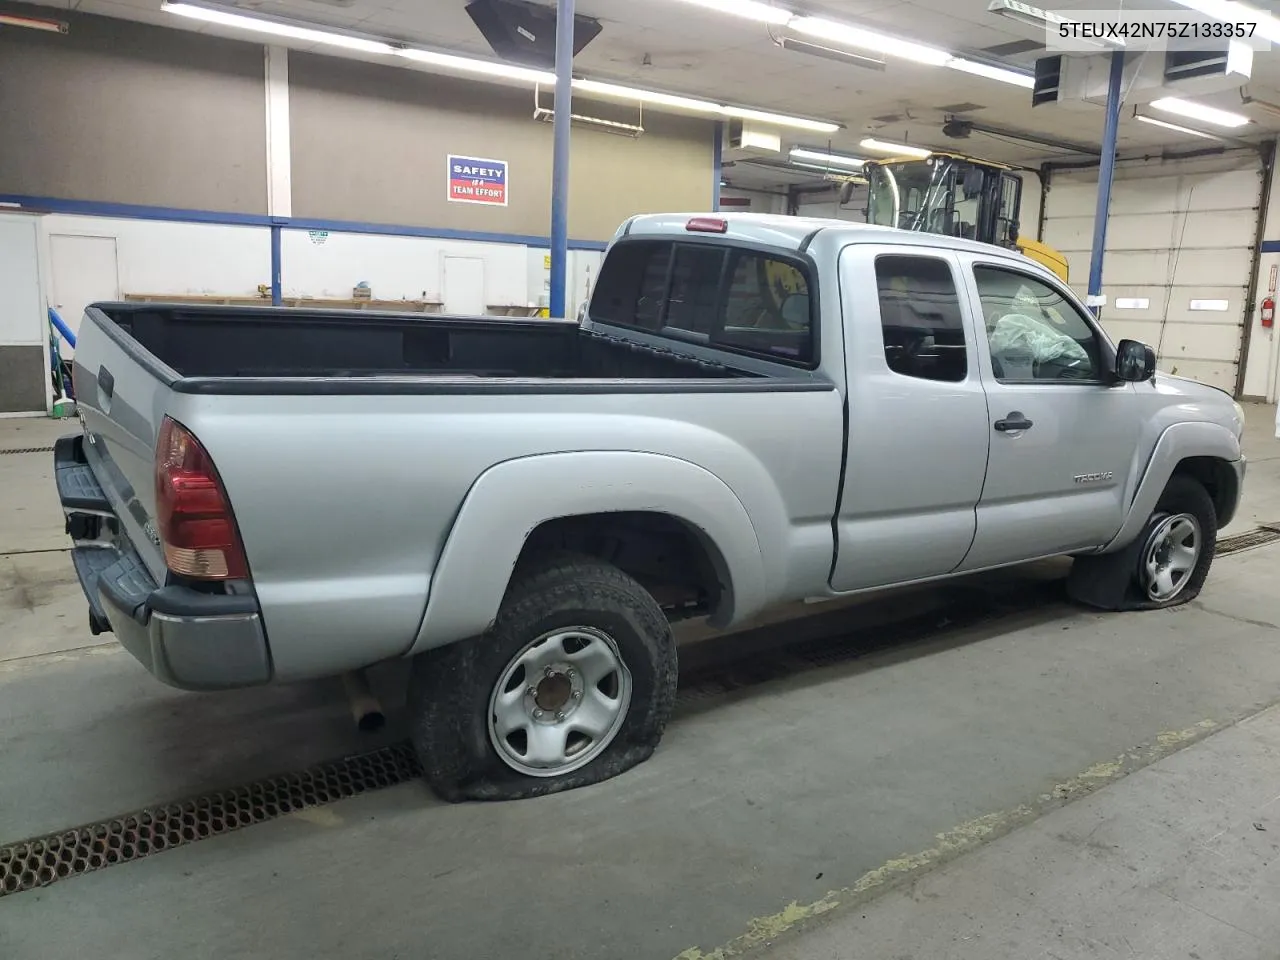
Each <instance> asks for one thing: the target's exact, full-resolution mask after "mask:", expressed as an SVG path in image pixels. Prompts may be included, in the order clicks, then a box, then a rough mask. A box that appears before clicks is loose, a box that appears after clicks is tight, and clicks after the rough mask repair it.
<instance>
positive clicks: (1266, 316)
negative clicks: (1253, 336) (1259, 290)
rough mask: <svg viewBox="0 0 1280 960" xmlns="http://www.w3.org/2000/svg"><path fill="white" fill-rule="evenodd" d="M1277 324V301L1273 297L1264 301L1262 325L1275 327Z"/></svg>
mask: <svg viewBox="0 0 1280 960" xmlns="http://www.w3.org/2000/svg"><path fill="white" fill-rule="evenodd" d="M1275 322H1276V301H1275V299H1274V298H1273V297H1267V299H1265V300H1263V301H1262V325H1263V326H1264V327H1272V326H1275Z"/></svg>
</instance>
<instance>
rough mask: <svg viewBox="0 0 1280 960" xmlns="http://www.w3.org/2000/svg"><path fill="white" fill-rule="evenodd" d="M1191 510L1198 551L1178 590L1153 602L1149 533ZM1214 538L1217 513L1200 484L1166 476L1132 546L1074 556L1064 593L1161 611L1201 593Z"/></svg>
mask: <svg viewBox="0 0 1280 960" xmlns="http://www.w3.org/2000/svg"><path fill="white" fill-rule="evenodd" d="M1183 513H1185V514H1190V515H1191V516H1192V517H1194V518H1195V520H1196V523H1197V524H1198V525H1199V528H1200V553H1199V556H1198V557H1197V558H1196V563H1195V566H1194V567H1193V568H1192V570H1191V572H1190V574H1188V575H1187V576H1186V578H1185V583H1184V584H1183V585H1182V586H1181V588H1180V589H1179V590H1178V592H1177V594H1176V595H1174V596H1173V597H1171V598H1170V599H1168V600H1153V599H1151V597H1149V596H1148V594H1147V590H1146V587H1145V585H1144V581H1143V574H1142V564H1143V560H1144V558H1145V556H1146V553H1147V546H1148V544H1149V542H1150V540H1151V537H1152V535H1153V534H1154V533H1155V532H1156V530H1157V529H1158V528H1159V526H1160V524H1161V523H1162V522H1163V520H1164V519H1165V518H1166V517H1169V516H1172V515H1176V514H1183ZM1217 538H1218V514H1217V511H1216V510H1215V509H1214V506H1213V499H1212V498H1211V497H1210V496H1209V492H1208V491H1207V490H1205V488H1204V484H1202V483H1200V481H1199V480H1196V479H1195V478H1194V477H1190V476H1187V475H1185V474H1174V475H1173V476H1172V477H1170V478H1169V483H1168V484H1167V485H1166V486H1165V488H1164V492H1163V493H1161V494H1160V499H1159V500H1158V501H1157V502H1156V507H1155V509H1154V510H1153V511H1152V513H1151V516H1150V517H1149V518H1148V519H1147V522H1146V524H1144V525H1143V528H1142V532H1141V533H1140V534H1138V536H1137V538H1136V539H1135V540H1134V541H1133V543H1132V544H1130V545H1129V546H1127V547H1125V548H1124V549H1123V550H1119V551H1117V552H1115V553H1110V554H1104V555H1102V556H1092V557H1078V558H1076V560H1075V562H1074V564H1073V565H1072V570H1071V576H1070V578H1069V579H1068V580H1067V593H1068V595H1069V596H1070V597H1071V598H1072V599H1073V600H1076V601H1077V602H1079V603H1083V604H1086V605H1088V606H1091V607H1097V608H1100V609H1104V610H1163V609H1166V608H1168V607H1176V606H1179V605H1181V604H1184V603H1188V602H1190V601H1192V600H1194V599H1195V598H1196V597H1198V596H1199V595H1200V590H1201V588H1202V587H1203V586H1204V582H1205V579H1206V578H1207V577H1208V576H1209V568H1210V566H1212V564H1213V557H1214V552H1215V548H1216V546H1217Z"/></svg>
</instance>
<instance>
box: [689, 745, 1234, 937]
mask: <svg viewBox="0 0 1280 960" xmlns="http://www.w3.org/2000/svg"><path fill="white" fill-rule="evenodd" d="M1221 726H1222V724H1220V723H1219V722H1218V721H1216V720H1201V721H1200V722H1199V723H1197V724H1195V725H1194V726H1191V727H1186V728H1184V729H1182V730H1166V731H1163V732H1162V733H1159V734H1157V735H1156V737H1155V738H1154V739H1153V740H1151V741H1149V742H1147V743H1143V744H1140V745H1138V746H1137V747H1134V748H1133V749H1132V750H1127V751H1125V752H1124V753H1122V754H1120V755H1119V756H1117V757H1114V758H1112V759H1110V760H1104V761H1102V762H1100V763H1095V764H1094V765H1093V766H1091V767H1089V768H1088V769H1087V770H1084V771H1083V772H1081V773H1079V774H1077V775H1076V776H1074V777H1072V778H1071V779H1069V780H1065V781H1063V782H1062V783H1059V784H1057V785H1056V786H1055V787H1054V788H1053V789H1052V790H1051V791H1050V792H1049V793H1045V794H1041V795H1040V796H1039V797H1038V798H1037V799H1036V801H1035V802H1034V803H1031V804H1022V805H1019V806H1016V807H1013V808H1012V809H1010V810H1002V811H999V812H997V813H989V814H987V815H985V816H982V817H977V818H976V819H973V820H968V821H966V822H965V823H962V824H960V825H959V826H957V827H953V828H952V829H950V830H948V831H946V832H945V833H940V834H938V835H937V836H936V837H935V842H934V844H933V845H932V846H931V847H929V848H928V849H926V850H921V851H919V852H917V853H910V854H904V855H903V856H901V857H895V858H894V859H892V860H887V861H885V862H884V863H882V864H881V865H880V866H878V867H876V868H875V869H874V870H870V871H868V872H867V873H864V874H863V875H862V876H861V877H859V878H858V879H857V881H855V882H854V883H853V885H851V886H848V887H841V888H840V889H838V890H831V891H828V892H827V894H826V895H825V896H823V897H821V898H820V899H818V900H814V901H813V902H811V903H804V904H802V903H798V902H797V901H794V900H793V901H791V902H790V903H789V904H787V905H786V906H785V907H783V908H782V909H781V910H779V911H778V912H777V913H772V914H769V915H768V916H763V917H755V918H753V919H752V920H750V921H748V923H747V929H746V932H745V933H742V934H741V935H739V936H737V937H735V938H734V939H732V940H730V941H729V942H728V943H725V944H723V945H721V946H719V947H716V948H715V949H714V950H711V951H710V952H704V951H703V950H702V949H701V948H699V947H689V948H688V949H687V950H685V951H683V952H681V953H680V954H678V955H677V956H676V957H675V960H728V958H730V957H738V956H741V955H742V954H744V953H746V952H747V951H749V950H751V949H754V948H756V947H761V946H764V945H766V944H769V943H771V942H773V941H774V940H776V939H778V938H779V937H780V936H782V935H783V934H784V933H787V932H789V931H791V930H793V929H795V928H796V927H798V926H800V925H802V924H805V923H807V922H808V921H811V920H813V919H814V918H816V917H820V916H822V915H823V914H827V913H830V912H831V911H832V910H836V909H837V908H840V907H847V906H852V905H854V904H856V903H860V902H865V901H866V900H869V899H871V898H872V897H873V896H875V895H878V894H880V893H883V892H884V891H885V890H886V889H887V888H889V887H890V886H892V885H895V884H897V883H901V882H902V881H904V880H906V879H908V878H910V877H912V876H915V875H918V874H920V873H923V872H925V871H927V870H931V869H933V868H934V867H937V866H939V865H940V864H942V863H945V862H946V861H948V860H952V859H954V858H955V857H957V856H959V855H960V854H962V853H965V852H967V851H969V850H972V849H974V848H975V847H978V846H981V845H982V844H983V843H986V842H988V841H991V840H994V839H996V838H997V837H1000V836H1003V835H1004V834H1006V833H1009V832H1010V831H1011V830H1013V829H1015V828H1016V827H1020V826H1022V825H1023V824H1026V823H1029V822H1030V821H1032V820H1035V819H1036V818H1038V817H1040V816H1042V815H1043V814H1045V813H1047V812H1048V811H1050V810H1052V809H1055V808H1057V807H1060V806H1062V805H1064V804H1066V803H1069V802H1071V801H1072V800H1078V799H1080V798H1081V797H1084V796H1087V795H1088V794H1090V793H1093V792H1095V791H1097V790H1099V789H1101V788H1102V787H1104V786H1106V785H1107V784H1109V783H1114V782H1115V781H1116V780H1119V779H1120V778H1121V777H1124V776H1127V775H1128V774H1130V773H1132V772H1134V771H1135V770H1139V769H1141V768H1142V767H1145V766H1148V765H1150V764H1152V763H1155V762H1156V761H1157V760H1160V759H1163V758H1164V757H1166V756H1168V755H1169V754H1171V753H1175V752H1176V751H1178V750H1180V749H1182V748H1183V747H1185V746H1188V745H1189V744H1191V743H1192V742H1194V741H1196V740H1200V739H1203V738H1204V737H1206V736H1208V735H1209V734H1210V733H1212V732H1213V731H1215V730H1217V729H1219V728H1220V727H1221Z"/></svg>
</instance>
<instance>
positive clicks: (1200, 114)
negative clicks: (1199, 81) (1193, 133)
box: [1150, 97, 1249, 127]
mask: <svg viewBox="0 0 1280 960" xmlns="http://www.w3.org/2000/svg"><path fill="white" fill-rule="evenodd" d="M1150 106H1151V108H1152V109H1154V110H1160V111H1162V112H1164V113H1172V114H1176V115H1177V116H1179V117H1186V118H1187V119H1188V120H1199V121H1200V122H1201V123H1211V124H1213V125H1214V126H1216V127H1243V126H1245V125H1246V124H1247V123H1249V118H1248V117H1246V116H1242V115H1241V114H1238V113H1231V112H1230V111H1228V110H1219V109H1218V108H1217V107H1206V106H1205V105H1204V104H1202V103H1192V102H1191V101H1190V100H1179V99H1178V98H1177V97H1163V98H1161V99H1159V100H1152V101H1151V103H1150Z"/></svg>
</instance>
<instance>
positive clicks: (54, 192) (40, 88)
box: [0, 5, 267, 213]
mask: <svg viewBox="0 0 1280 960" xmlns="http://www.w3.org/2000/svg"><path fill="white" fill-rule="evenodd" d="M0 9H2V10H6V11H8V12H14V13H20V14H23V15H26V16H40V15H44V16H49V17H56V18H60V19H63V20H67V21H68V22H69V23H70V25H71V29H70V32H69V33H68V34H66V35H65V36H60V35H57V34H47V33H41V32H39V31H35V30H21V29H16V28H8V27H6V28H2V29H0V131H3V132H2V133H0V193H11V194H26V195H34V196H50V197H58V198H60V199H71V200H96V201H101V202H112V203H136V204H149V205H152V206H162V207H188V208H197V209H206V210H222V211H230V212H236V213H265V212H266V202H267V200H266V195H267V188H266V183H267V180H266V173H265V169H266V167H265V165H266V101H265V96H264V92H263V54H262V47H261V46H259V45H257V44H251V43H237V42H234V41H227V40H216V39H212V38H208V37H202V36H198V35H197V34H194V33H190V32H182V31H178V30H167V29H162V28H159V27H151V26H147V25H144V24H136V23H129V22H126V21H123V20H113V19H109V18H105V17H90V16H81V15H78V14H74V13H69V12H68V11H66V10H65V9H63V10H52V9H48V8H42V7H31V6H22V7H17V6H13V5H10V6H7V7H6V6H4V5H0Z"/></svg>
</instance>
